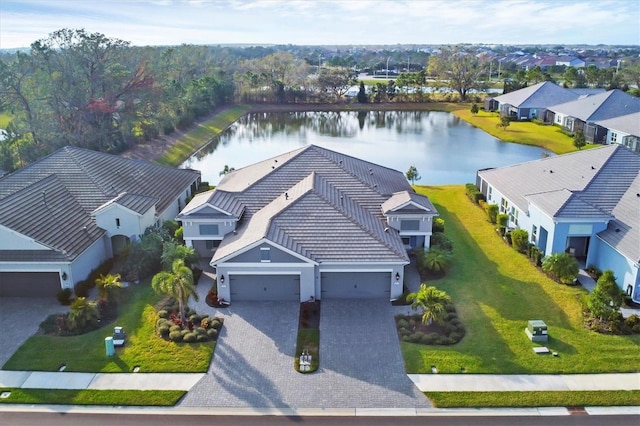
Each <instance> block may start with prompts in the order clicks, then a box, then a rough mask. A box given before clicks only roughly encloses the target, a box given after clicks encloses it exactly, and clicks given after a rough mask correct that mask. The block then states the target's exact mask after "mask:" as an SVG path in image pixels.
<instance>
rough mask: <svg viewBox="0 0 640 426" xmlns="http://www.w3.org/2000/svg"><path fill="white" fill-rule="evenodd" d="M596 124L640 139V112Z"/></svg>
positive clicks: (597, 121)
mask: <svg viewBox="0 0 640 426" xmlns="http://www.w3.org/2000/svg"><path fill="white" fill-rule="evenodd" d="M595 123H596V124H597V125H598V126H602V127H605V128H607V129H609V130H612V131H614V132H615V131H618V132H622V133H626V134H628V135H633V136H636V137H639V138H640V112H634V113H632V114H627V115H622V116H618V117H613V118H608V119H605V120H596V121H595Z"/></svg>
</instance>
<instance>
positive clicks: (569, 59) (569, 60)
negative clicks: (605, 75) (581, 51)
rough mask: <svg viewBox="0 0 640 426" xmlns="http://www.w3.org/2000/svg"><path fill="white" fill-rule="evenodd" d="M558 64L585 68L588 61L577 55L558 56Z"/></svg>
mask: <svg viewBox="0 0 640 426" xmlns="http://www.w3.org/2000/svg"><path fill="white" fill-rule="evenodd" d="M556 65H558V66H562V65H564V66H565V67H574V68H584V67H585V65H586V63H585V62H584V61H583V60H582V59H580V58H576V57H575V56H558V57H557V58H556Z"/></svg>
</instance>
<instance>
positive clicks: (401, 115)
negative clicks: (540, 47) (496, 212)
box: [182, 111, 548, 185]
mask: <svg viewBox="0 0 640 426" xmlns="http://www.w3.org/2000/svg"><path fill="white" fill-rule="evenodd" d="M307 144H315V145H319V146H322V147H325V148H328V149H331V150H334V151H338V152H341V153H344V154H347V155H351V156H354V157H357V158H361V159H364V160H367V161H371V162H373V163H376V164H380V165H383V166H386V167H390V168H392V169H396V170H399V171H401V172H403V173H405V172H406V171H407V169H408V168H409V167H410V166H412V165H413V166H416V168H417V169H418V172H419V174H420V176H421V179H420V180H419V181H417V182H416V183H419V184H424V185H443V184H463V183H467V182H475V173H476V171H477V170H478V169H483V168H488V167H501V166H506V165H510V164H515V163H521V162H525V161H530V160H536V159H539V158H541V157H542V156H543V154H544V153H548V152H547V151H545V150H544V149H541V148H537V147H532V146H526V145H519V144H514V143H508V142H502V141H500V140H499V139H496V138H495V137H493V136H491V135H488V134H487V133H485V132H483V131H482V130H479V129H477V128H475V127H473V126H471V125H470V124H468V123H467V122H465V121H463V120H461V119H459V118H458V117H456V116H455V115H453V114H450V113H448V112H437V111H370V112H355V111H349V112H344V111H343V112H294V113H257V114H248V115H247V116H244V117H242V118H241V119H240V120H238V121H237V122H235V123H234V124H233V125H231V126H230V127H229V129H227V130H226V131H225V132H224V133H222V134H221V135H220V136H219V137H216V138H215V139H214V140H212V141H211V143H209V144H208V145H207V146H205V147H203V148H202V149H201V150H200V151H199V152H197V153H196V154H194V155H193V156H192V157H191V158H189V159H188V160H187V161H186V162H184V163H183V164H182V167H189V168H193V169H196V170H200V171H201V172H202V180H203V181H206V182H209V183H210V184H212V185H216V184H217V183H218V182H219V181H220V179H221V176H220V172H221V171H222V170H223V169H224V167H225V165H228V166H229V167H233V168H236V169H238V168H241V167H244V166H247V165H250V164H253V163H256V162H258V161H262V160H265V159H267V158H270V157H273V156H275V155H279V154H282V153H285V152H288V151H292V150H294V149H297V148H300V147H301V146H304V145H307Z"/></svg>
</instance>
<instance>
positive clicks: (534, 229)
mask: <svg viewBox="0 0 640 426" xmlns="http://www.w3.org/2000/svg"><path fill="white" fill-rule="evenodd" d="M537 240H538V227H537V226H535V225H533V227H532V228H531V242H532V243H533V244H535V243H536V242H537Z"/></svg>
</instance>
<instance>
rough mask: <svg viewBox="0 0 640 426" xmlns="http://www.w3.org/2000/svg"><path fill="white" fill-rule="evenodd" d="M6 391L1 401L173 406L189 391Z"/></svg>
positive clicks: (3, 390) (5, 389) (15, 402)
mask: <svg viewBox="0 0 640 426" xmlns="http://www.w3.org/2000/svg"><path fill="white" fill-rule="evenodd" d="M5 391H10V392H11V395H9V397H8V398H2V399H0V403H2V404H61V405H131V406H173V405H175V404H176V403H177V402H178V401H179V400H180V398H182V397H183V396H184V395H185V394H186V392H185V391H180V390H170V391H160V390H153V391H138V390H86V389H82V390H68V389H11V388H2V389H0V393H2V392H5Z"/></svg>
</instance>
